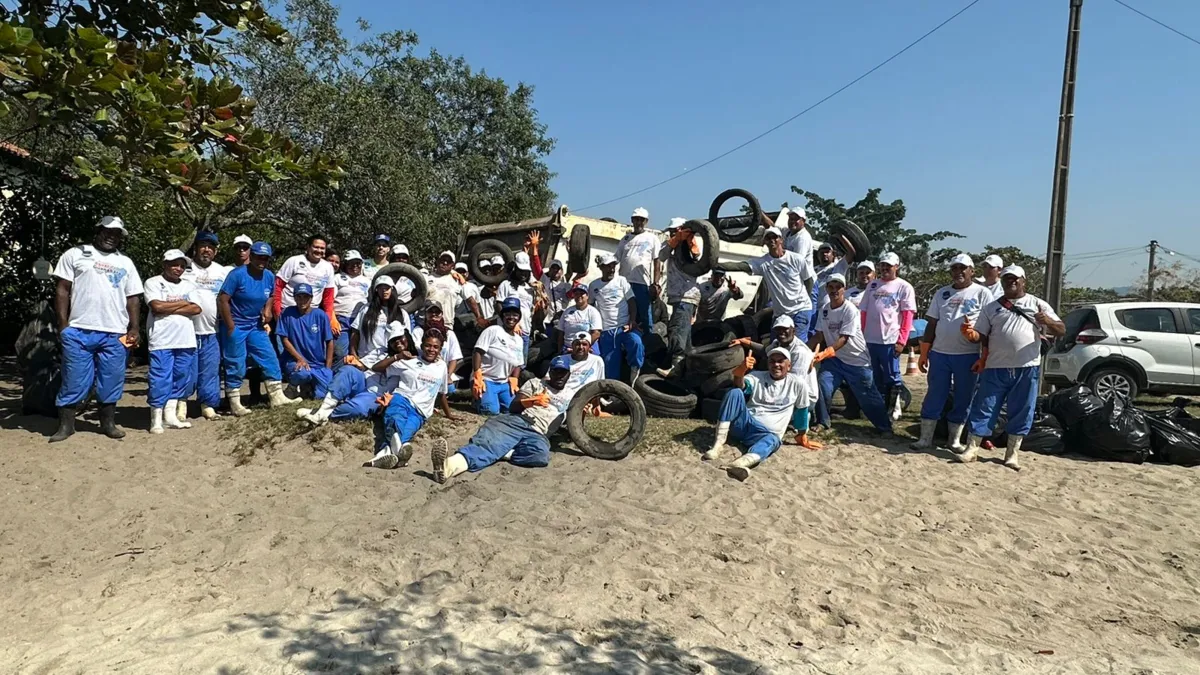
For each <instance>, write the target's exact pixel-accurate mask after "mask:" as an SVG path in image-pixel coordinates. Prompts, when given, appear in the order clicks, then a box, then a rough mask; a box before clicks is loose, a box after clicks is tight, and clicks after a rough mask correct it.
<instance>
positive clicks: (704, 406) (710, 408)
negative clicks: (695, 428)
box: [700, 389, 729, 424]
mask: <svg viewBox="0 0 1200 675" xmlns="http://www.w3.org/2000/svg"><path fill="white" fill-rule="evenodd" d="M727 391H729V390H728V389H722V390H720V391H716V392H713V395H712V396H709V397H708V398H706V399H704V400H703V401H700V419H702V420H704V421H705V422H708V423H709V424H716V423H717V418H718V417H719V416H720V413H721V404H722V403H724V402H725V392H727Z"/></svg>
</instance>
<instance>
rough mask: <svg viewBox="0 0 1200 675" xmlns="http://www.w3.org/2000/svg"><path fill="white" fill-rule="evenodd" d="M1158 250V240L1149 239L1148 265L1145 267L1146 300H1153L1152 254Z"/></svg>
mask: <svg viewBox="0 0 1200 675" xmlns="http://www.w3.org/2000/svg"><path fill="white" fill-rule="evenodd" d="M1157 252H1158V240H1157V239H1151V240H1150V265H1149V266H1147V267H1146V300H1148V301H1150V302H1154V254H1155V253H1157Z"/></svg>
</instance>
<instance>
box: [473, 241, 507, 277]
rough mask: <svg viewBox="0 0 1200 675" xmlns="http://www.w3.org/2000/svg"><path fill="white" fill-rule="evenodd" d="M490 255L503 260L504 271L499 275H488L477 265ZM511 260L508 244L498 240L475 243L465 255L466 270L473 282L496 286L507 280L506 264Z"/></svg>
mask: <svg viewBox="0 0 1200 675" xmlns="http://www.w3.org/2000/svg"><path fill="white" fill-rule="evenodd" d="M492 255H499V256H500V257H501V258H504V271H502V272H500V273H499V274H488V273H486V272H484V271H483V266H482V265H480V264H479V261H480V260H482V259H483V258H484V257H489V258H490V257H491V256H492ZM512 260H513V252H512V249H511V248H509V247H508V244H506V243H504V242H502V241H500V240H499V239H484V240H482V241H478V242H475V245H474V246H472V247H471V251H470V252H469V253H467V269H469V270H471V276H473V277H475V280H476V281H478V282H479V283H481V284H487V285H492V284H498V283H501V282H502V281H504V280H505V279H507V278H508V264H509V263H511V262H512Z"/></svg>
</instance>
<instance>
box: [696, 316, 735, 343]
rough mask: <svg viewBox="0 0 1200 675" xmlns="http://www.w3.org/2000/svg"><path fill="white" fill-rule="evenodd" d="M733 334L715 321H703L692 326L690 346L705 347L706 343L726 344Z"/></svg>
mask: <svg viewBox="0 0 1200 675" xmlns="http://www.w3.org/2000/svg"><path fill="white" fill-rule="evenodd" d="M733 338H734V335H733V333H732V332H731V331H729V330H728V328H727V327H726V326H725V325H724V324H723V323H719V322H716V321H705V322H704V323H698V324H696V325H694V326H692V347H693V348H696V347H707V346H708V345H716V344H723V345H728V344H729V341H730V340H732V339H733Z"/></svg>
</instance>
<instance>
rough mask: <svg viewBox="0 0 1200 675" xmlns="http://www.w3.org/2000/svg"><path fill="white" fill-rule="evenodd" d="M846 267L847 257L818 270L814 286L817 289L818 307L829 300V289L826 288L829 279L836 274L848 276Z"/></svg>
mask: <svg viewBox="0 0 1200 675" xmlns="http://www.w3.org/2000/svg"><path fill="white" fill-rule="evenodd" d="M846 267H847V266H846V259H845V258H839V259H838V260H835V261H833V262H831V263H829V264H828V265H826V266H824V267H822V268H820V269H818V270H817V271H816V272H817V279H816V281H814V282H813V286H814V287H815V288H816V289H817V307H822V306H824V305H825V303H827V302H829V291H828V290H826V289H825V283H826V282H828V281H829V277H831V276H833V275H835V274H840V275H842V276H846Z"/></svg>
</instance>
